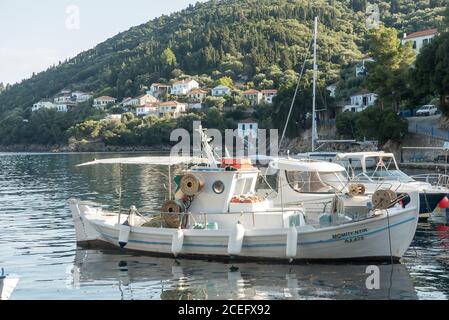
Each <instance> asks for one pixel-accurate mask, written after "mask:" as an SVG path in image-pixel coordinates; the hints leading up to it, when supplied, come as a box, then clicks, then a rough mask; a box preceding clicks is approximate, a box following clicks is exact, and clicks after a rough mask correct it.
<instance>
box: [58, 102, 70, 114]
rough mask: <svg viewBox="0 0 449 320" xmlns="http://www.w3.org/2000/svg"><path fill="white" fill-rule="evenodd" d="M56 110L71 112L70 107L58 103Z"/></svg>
mask: <svg viewBox="0 0 449 320" xmlns="http://www.w3.org/2000/svg"><path fill="white" fill-rule="evenodd" d="M56 110H57V111H58V112H67V111H69V106H68V105H67V104H65V103H58V104H56Z"/></svg>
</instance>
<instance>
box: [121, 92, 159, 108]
mask: <svg viewBox="0 0 449 320" xmlns="http://www.w3.org/2000/svg"><path fill="white" fill-rule="evenodd" d="M156 102H159V100H158V99H157V98H155V97H154V96H152V95H151V94H149V93H146V94H143V95H140V96H138V97H136V98H125V99H123V101H122V103H121V104H122V106H123V107H128V108H130V107H134V108H136V107H140V106H145V105H146V104H149V103H156Z"/></svg>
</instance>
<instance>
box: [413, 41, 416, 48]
mask: <svg viewBox="0 0 449 320" xmlns="http://www.w3.org/2000/svg"><path fill="white" fill-rule="evenodd" d="M413 49H416V41H413Z"/></svg>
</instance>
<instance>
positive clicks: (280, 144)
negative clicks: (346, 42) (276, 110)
mask: <svg viewBox="0 0 449 320" xmlns="http://www.w3.org/2000/svg"><path fill="white" fill-rule="evenodd" d="M312 43H313V39H312V40H310V43H309V47H308V48H307V54H306V57H305V59H304V62H303V63H302V68H301V73H300V75H299V78H298V83H297V84H296V89H295V94H294V95H293V100H292V104H291V105H290V110H289V112H288V116H287V121H286V122H285V126H284V131H283V132H282V137H281V141H280V143H279V146H282V142H283V141H284V138H285V133H286V131H287V127H288V123H289V121H290V117H291V115H292V111H293V106H294V105H295V100H296V96H297V95H298V91H299V85H300V84H301V80H302V76H303V74H304V69H305V67H306V62H307V59H308V58H309V56H310V48H311V47H312Z"/></svg>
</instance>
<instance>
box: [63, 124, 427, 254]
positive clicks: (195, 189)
mask: <svg viewBox="0 0 449 320" xmlns="http://www.w3.org/2000/svg"><path fill="white" fill-rule="evenodd" d="M199 132H200V134H201V137H202V140H201V141H202V145H203V150H204V152H205V154H206V158H205V159H204V160H203V161H202V163H201V164H192V159H190V158H189V157H184V158H182V157H180V158H176V157H159V158H149V157H138V158H115V159H103V160H101V159H100V160H94V161H92V162H89V163H85V164H81V165H80V166H81V167H83V166H91V165H105V164H106V165H111V164H119V165H130V164H133V165H147V166H154V165H168V167H169V168H170V167H171V165H181V164H186V163H187V164H188V168H187V169H185V170H183V171H182V173H181V174H179V175H176V176H175V177H174V179H173V181H174V183H172V182H171V181H170V182H169V200H168V201H167V202H166V203H164V204H163V205H162V207H161V209H160V210H159V211H158V212H153V213H149V214H147V215H145V214H142V213H140V212H139V211H138V210H137V208H135V207H131V208H130V209H129V211H128V212H126V213H123V212H122V211H121V210H120V208H119V210H118V212H112V211H110V210H106V209H104V208H103V207H102V206H101V205H96V204H92V203H86V202H83V201H80V200H76V199H72V200H70V206H71V210H72V215H73V219H74V223H75V229H76V237H77V241H78V243H80V244H90V245H92V244H93V245H96V244H102V245H104V244H107V245H109V246H113V247H115V248H120V249H126V250H133V251H140V252H145V253H148V254H156V255H169V256H174V257H196V258H221V259H223V258H224V259H229V258H233V259H250V260H260V259H262V260H286V261H291V262H292V261H304V260H307V261H313V260H388V261H391V260H399V259H400V258H401V257H402V255H403V254H404V252H405V251H406V250H407V248H408V246H409V245H410V243H411V241H412V239H413V237H414V234H415V231H416V226H417V221H418V208H419V196H418V194H417V193H413V192H411V193H409V194H408V201H407V202H401V201H402V200H403V199H399V198H396V197H391V193H390V194H388V195H386V196H384V197H380V199H382V201H380V202H379V203H375V204H374V205H373V207H372V208H371V209H370V210H369V212H367V213H366V215H365V217H364V218H360V217H359V218H358V219H356V220H353V218H351V215H350V214H347V213H346V212H345V210H344V207H341V206H339V205H338V202H336V203H335V204H333V205H332V206H331V207H330V208H329V209H328V210H325V211H324V212H323V213H322V214H321V215H319V216H318V217H317V219H311V218H310V216H309V215H308V214H307V210H305V208H304V207H302V206H300V205H298V206H297V207H294V206H283V204H282V203H280V204H277V203H276V202H274V201H272V200H270V199H267V198H264V197H261V196H260V195H259V194H257V190H256V183H257V179H258V177H259V173H260V172H259V170H258V169H257V168H255V167H254V166H252V164H251V160H250V159H244V158H223V159H221V160H216V157H215V155H214V153H213V151H212V148H211V147H210V146H209V144H208V141H209V140H208V138H207V136H206V135H205V133H204V132H203V131H202V129H199ZM196 161H197V160H196ZM196 161H195V162H196ZM169 172H171V170H170V169H169ZM168 176H169V180H171V174H170V173H169V175H168ZM172 186H175V187H176V189H175V190H173V192H172V190H171V188H172ZM172 195H174V196H172ZM363 207H364V210H366V204H364V205H363Z"/></svg>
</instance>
